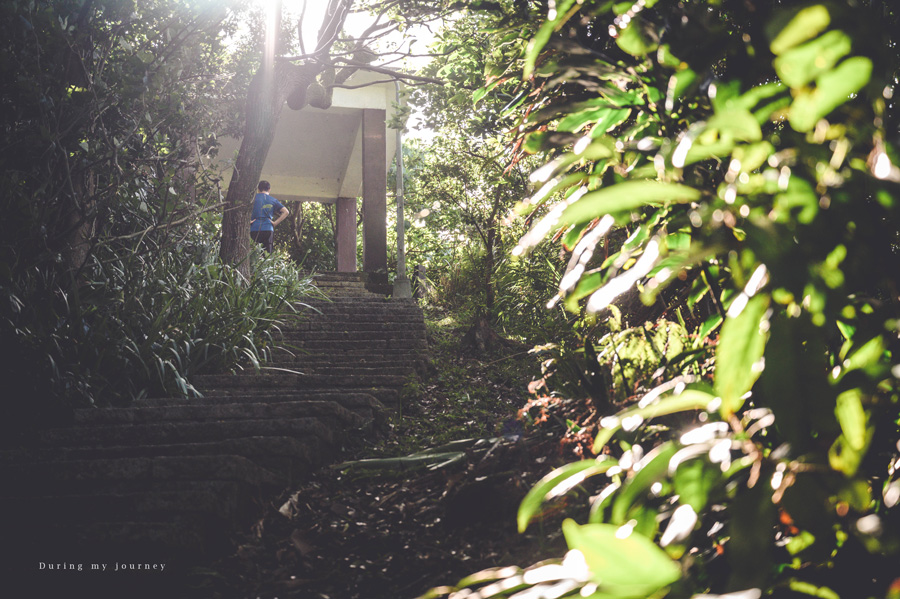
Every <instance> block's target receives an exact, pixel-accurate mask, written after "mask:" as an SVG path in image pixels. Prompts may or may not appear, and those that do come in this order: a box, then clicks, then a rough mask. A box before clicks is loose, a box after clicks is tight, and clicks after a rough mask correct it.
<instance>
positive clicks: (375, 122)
mask: <svg viewBox="0 0 900 599" xmlns="http://www.w3.org/2000/svg"><path fill="white" fill-rule="evenodd" d="M384 121H385V110H384V109H375V108H366V109H364V110H363V118H362V180H363V206H362V210H363V270H364V271H365V272H366V275H367V286H368V287H369V289H370V290H372V291H380V290H381V289H382V287H384V288H388V287H389V285H388V272H387V140H386V126H385V122H384ZM389 292H390V289H388V291H386V293H389Z"/></svg>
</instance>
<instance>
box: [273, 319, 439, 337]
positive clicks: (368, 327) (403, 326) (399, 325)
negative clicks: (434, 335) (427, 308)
mask: <svg viewBox="0 0 900 599" xmlns="http://www.w3.org/2000/svg"><path fill="white" fill-rule="evenodd" d="M348 328H349V327H348V324H347V323H346V322H342V321H331V320H328V321H326V320H322V321H319V320H310V321H308V322H303V323H300V324H296V325H292V326H285V327H282V329H281V330H282V331H285V332H287V331H291V332H301V331H302V332H304V333H305V332H316V331H345V330H347V329H348ZM352 329H353V330H354V331H360V332H379V331H385V332H393V331H403V332H405V333H407V334H415V335H425V334H426V333H427V330H426V328H425V325H424V324H423V323H421V322H415V321H413V322H383V321H379V322H369V321H362V322H357V323H353V325H352Z"/></svg>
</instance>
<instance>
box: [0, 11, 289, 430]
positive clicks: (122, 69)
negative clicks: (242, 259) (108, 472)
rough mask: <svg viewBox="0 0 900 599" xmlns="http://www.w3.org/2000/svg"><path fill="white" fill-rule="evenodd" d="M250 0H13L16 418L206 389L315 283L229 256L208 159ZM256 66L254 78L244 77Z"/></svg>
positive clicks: (6, 370) (5, 320)
mask: <svg viewBox="0 0 900 599" xmlns="http://www.w3.org/2000/svg"><path fill="white" fill-rule="evenodd" d="M240 10H242V7H241V6H240V5H239V4H235V5H226V4H222V3H220V2H202V1H198V2H194V1H189V0H185V1H180V0H159V1H151V2H140V3H135V2H129V1H121V2H118V1H117V2H103V3H98V2H92V1H90V0H88V1H75V0H72V1H68V0H47V1H35V2H7V3H4V4H3V5H2V8H0V14H2V18H0V29H2V35H0V39H2V40H3V41H2V42H0V43H2V45H3V50H2V52H3V60H2V61H0V78H2V80H3V82H4V84H3V86H2V88H0V118H2V127H3V144H2V147H0V162H2V169H0V173H2V174H0V197H2V200H0V201H2V212H3V219H2V223H3V224H2V227H3V228H2V230H3V235H2V242H0V296H2V297H0V336H2V339H3V350H4V352H3V354H4V360H3V370H2V378H3V381H4V385H5V389H6V390H5V392H4V394H3V395H4V398H5V402H4V407H3V409H4V411H5V412H6V413H7V415H9V416H10V417H8V418H4V421H5V422H6V423H8V425H9V426H10V427H12V428H13V429H16V430H20V429H21V425H22V419H23V418H24V419H26V420H28V421H29V422H31V421H33V420H34V419H36V418H48V417H51V416H53V415H54V414H57V415H58V414H59V413H60V410H59V408H60V407H63V406H71V405H72V404H77V403H85V402H89V403H96V404H104V403H108V402H111V401H114V402H121V401H127V400H129V399H131V398H136V397H140V396H143V395H147V394H157V395H158V394H163V393H180V394H192V393H194V389H193V388H192V387H191V384H190V378H189V377H190V375H191V374H193V373H196V372H198V371H200V370H204V369H207V370H208V369H211V368H225V367H229V366H231V365H234V364H236V363H237V362H238V361H240V360H243V361H245V362H246V363H248V364H250V363H255V362H257V361H258V360H259V359H260V358H261V357H262V356H263V355H264V347H265V340H266V339H267V333H266V331H267V330H268V329H269V328H270V327H271V325H272V323H273V322H274V319H275V318H276V317H277V316H278V315H279V314H280V313H281V312H282V311H283V310H284V309H285V306H286V302H287V301H289V300H290V299H291V298H292V297H295V296H296V295H297V293H298V292H299V291H300V290H301V288H302V287H303V286H304V285H305V284H304V283H301V281H300V280H299V278H298V276H297V273H296V271H293V270H291V269H290V268H288V267H287V266H285V265H284V262H283V260H282V261H281V262H278V261H267V262H265V263H261V264H260V266H259V268H257V271H256V275H255V276H254V277H253V278H252V279H251V280H249V281H243V280H241V279H240V278H239V277H238V276H237V274H236V273H235V271H234V270H233V269H232V267H230V266H224V265H222V264H220V263H218V261H217V260H216V259H215V258H213V257H212V256H214V255H215V251H214V250H213V246H214V245H215V244H216V239H215V235H216V226H217V217H216V216H215V214H214V212H213V210H215V209H217V208H218V202H219V201H220V192H219V189H218V183H217V181H215V180H214V179H213V178H210V177H209V176H208V175H207V173H206V171H205V170H204V166H205V164H206V162H207V158H208V157H207V152H208V150H209V149H210V148H211V147H212V146H213V145H214V139H213V138H214V134H215V132H216V131H217V130H220V129H221V128H223V127H225V125H224V124H223V120H224V119H226V118H227V117H229V115H230V114H231V110H232V108H231V106H232V103H231V101H230V100H233V98H234V96H235V94H236V93H238V92H237V91H236V90H235V89H234V84H232V87H231V88H230V91H229V89H226V88H227V85H226V80H227V79H228V78H229V77H230V76H231V75H233V74H234V72H235V70H236V69H237V68H240V67H239V65H240V64H242V62H241V61H244V58H245V57H244V55H240V54H239V53H238V54H231V53H229V52H228V48H226V45H225V39H226V37H227V36H228V35H231V34H233V33H234V32H235V30H236V27H237V23H238V15H239V11H240ZM237 79H238V80H239V79H240V78H239V77H238V78H237Z"/></svg>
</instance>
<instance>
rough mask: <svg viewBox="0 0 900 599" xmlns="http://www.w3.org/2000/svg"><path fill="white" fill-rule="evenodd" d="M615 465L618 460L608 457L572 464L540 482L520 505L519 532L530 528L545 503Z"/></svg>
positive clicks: (555, 471)
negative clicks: (529, 524) (530, 523)
mask: <svg viewBox="0 0 900 599" xmlns="http://www.w3.org/2000/svg"><path fill="white" fill-rule="evenodd" d="M615 464H617V461H616V460H614V459H612V458H607V457H601V458H598V459H596V460H582V461H580V462H572V463H571V464H566V465H565V466H561V467H559V468H557V469H556V470H554V471H553V472H551V473H550V474H548V475H547V476H545V477H544V478H542V479H541V480H539V481H538V482H537V484H535V485H534V486H533V487H532V488H531V490H530V491H528V494H527V495H526V496H525V498H524V499H523V500H522V503H521V504H520V505H519V513H518V515H517V517H516V521H517V522H518V525H519V532H524V531H525V529H526V528H528V523H529V522H531V519H532V518H534V516H535V514H537V513H538V512H539V511H540V509H541V506H542V505H543V504H544V502H545V501H547V500H548V499H552V498H553V497H556V496H559V495H562V494H564V493H565V492H566V491H567V490H569V489H571V488H573V487H575V486H576V485H578V484H580V483H581V482H582V481H584V480H585V479H587V478H588V477H590V476H594V475H595V474H600V473H602V472H606V471H607V470H608V469H609V468H611V467H612V466H614V465H615ZM563 487H565V489H563Z"/></svg>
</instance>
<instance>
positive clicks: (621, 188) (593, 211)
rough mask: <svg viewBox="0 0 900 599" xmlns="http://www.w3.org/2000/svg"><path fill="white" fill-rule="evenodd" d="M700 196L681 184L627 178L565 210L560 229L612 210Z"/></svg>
mask: <svg viewBox="0 0 900 599" xmlns="http://www.w3.org/2000/svg"><path fill="white" fill-rule="evenodd" d="M698 199H700V192H699V191H697V190H696V189H694V188H692V187H688V186H686V185H680V184H678V183H657V182H656V181H626V182H624V183H619V184H618V185H613V186H612V187H606V188H604V189H600V190H598V191H593V192H590V193H586V194H585V195H584V196H583V197H581V198H580V199H579V200H578V201H577V202H575V203H574V204H572V205H571V206H569V207H568V208H566V209H565V211H563V213H562V215H561V216H560V218H559V221H557V225H556V228H557V229H559V228H562V227H568V226H569V225H574V224H577V223H580V222H584V221H590V220H594V219H595V218H597V217H600V216H603V215H604V214H610V213H621V212H628V211H631V210H635V209H637V208H640V207H641V206H646V205H658V204H662V203H664V202H676V203H679V204H685V203H687V202H693V201H696V200H698Z"/></svg>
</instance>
